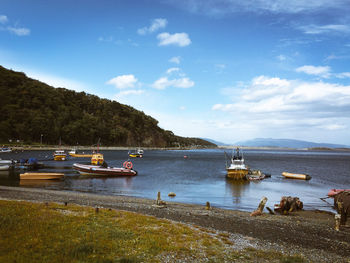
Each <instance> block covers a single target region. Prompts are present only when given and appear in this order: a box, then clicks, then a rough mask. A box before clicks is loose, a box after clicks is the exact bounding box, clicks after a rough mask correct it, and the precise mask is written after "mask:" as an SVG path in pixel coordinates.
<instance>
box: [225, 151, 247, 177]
mask: <svg viewBox="0 0 350 263" xmlns="http://www.w3.org/2000/svg"><path fill="white" fill-rule="evenodd" d="M225 154H226V153H225ZM226 171H227V177H228V178H231V179H234V180H246V179H247V175H248V172H249V169H248V167H247V166H246V165H245V163H244V158H243V154H242V152H241V151H240V150H239V148H238V147H237V148H236V150H234V151H233V153H232V156H231V157H230V164H229V165H228V164H227V163H226Z"/></svg>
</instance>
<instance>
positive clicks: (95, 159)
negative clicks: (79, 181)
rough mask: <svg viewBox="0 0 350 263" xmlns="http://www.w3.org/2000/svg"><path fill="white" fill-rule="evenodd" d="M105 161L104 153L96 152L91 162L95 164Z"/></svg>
mask: <svg viewBox="0 0 350 263" xmlns="http://www.w3.org/2000/svg"><path fill="white" fill-rule="evenodd" d="M103 162H104V158H103V154H102V153H94V154H93V155H92V157H91V164H94V165H102V164H103Z"/></svg>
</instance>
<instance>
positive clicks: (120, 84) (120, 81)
mask: <svg viewBox="0 0 350 263" xmlns="http://www.w3.org/2000/svg"><path fill="white" fill-rule="evenodd" d="M137 82H138V80H137V78H135V76H134V75H132V74H129V75H121V76H117V77H115V78H113V79H110V80H108V81H107V82H106V84H110V85H114V86H115V87H116V88H117V89H127V88H134V87H135V85H136V84H137Z"/></svg>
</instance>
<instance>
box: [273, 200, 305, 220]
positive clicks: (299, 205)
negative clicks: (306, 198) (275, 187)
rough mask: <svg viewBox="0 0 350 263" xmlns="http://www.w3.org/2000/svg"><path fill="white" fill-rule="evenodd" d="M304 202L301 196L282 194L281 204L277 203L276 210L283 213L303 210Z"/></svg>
mask: <svg viewBox="0 0 350 263" xmlns="http://www.w3.org/2000/svg"><path fill="white" fill-rule="evenodd" d="M303 207H304V204H303V202H302V201H300V199H299V197H291V196H282V198H281V201H280V203H279V204H276V205H275V209H274V210H275V211H276V212H279V213H281V214H285V215H286V214H288V213H290V212H294V211H298V210H302V209H303Z"/></svg>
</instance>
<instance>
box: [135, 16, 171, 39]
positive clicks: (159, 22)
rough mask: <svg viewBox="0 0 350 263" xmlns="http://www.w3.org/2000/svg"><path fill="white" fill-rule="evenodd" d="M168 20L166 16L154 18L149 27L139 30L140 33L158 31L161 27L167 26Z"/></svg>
mask: <svg viewBox="0 0 350 263" xmlns="http://www.w3.org/2000/svg"><path fill="white" fill-rule="evenodd" d="M167 24H168V21H167V20H166V19H165V18H156V19H153V20H152V23H151V25H150V26H149V27H143V28H140V29H138V30H137V33H138V34H139V35H146V34H150V33H153V32H155V31H158V30H159V29H162V28H165V27H166V26H167Z"/></svg>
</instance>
